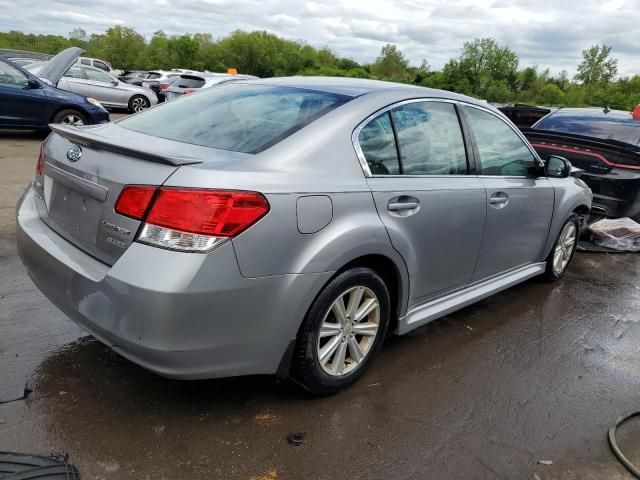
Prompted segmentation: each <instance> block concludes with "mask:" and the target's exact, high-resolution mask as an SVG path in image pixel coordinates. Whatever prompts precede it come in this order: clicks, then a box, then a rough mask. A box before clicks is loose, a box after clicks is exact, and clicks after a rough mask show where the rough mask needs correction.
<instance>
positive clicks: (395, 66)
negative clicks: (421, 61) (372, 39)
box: [371, 44, 411, 83]
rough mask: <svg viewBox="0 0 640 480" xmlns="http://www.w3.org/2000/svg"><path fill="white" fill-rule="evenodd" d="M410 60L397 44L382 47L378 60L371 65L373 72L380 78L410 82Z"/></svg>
mask: <svg viewBox="0 0 640 480" xmlns="http://www.w3.org/2000/svg"><path fill="white" fill-rule="evenodd" d="M408 69H409V60H407V57H405V56H404V54H403V53H402V52H401V51H400V50H398V47H396V46H395V45H391V44H387V45H385V46H384V47H382V50H381V51H380V55H379V56H378V58H377V59H376V62H375V63H374V64H373V65H371V73H372V74H373V75H374V76H375V77H376V78H378V79H380V80H388V81H390V82H402V83H409V81H410V80H411V74H410V73H409V71H408Z"/></svg>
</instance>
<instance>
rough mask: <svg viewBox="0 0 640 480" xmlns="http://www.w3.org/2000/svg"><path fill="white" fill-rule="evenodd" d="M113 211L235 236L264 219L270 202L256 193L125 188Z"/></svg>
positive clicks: (213, 234) (191, 229)
mask: <svg viewBox="0 0 640 480" xmlns="http://www.w3.org/2000/svg"><path fill="white" fill-rule="evenodd" d="M156 191H157V192H158V193H157V195H155V196H154V194H155V192H156ZM115 211H116V212H117V213H119V214H121V215H125V216H127V217H132V218H135V219H137V220H144V222H145V223H147V224H149V225H155V226H158V227H164V228H168V229H171V230H176V231H179V232H187V233H195V234H198V235H207V236H211V237H234V236H236V235H238V234H239V233H240V232H243V231H244V230H246V229H247V228H249V227H250V226H251V225H253V224H254V223H255V222H257V221H258V220H260V219H261V218H262V217H264V216H265V215H266V214H267V213H268V212H269V203H268V202H267V199H266V198H264V196H263V195H262V194H260V193H257V192H243V191H235V190H204V189H197V188H178V187H160V188H159V189H158V187H154V186H149V185H128V186H126V187H125V188H124V189H123V190H122V193H121V194H120V197H119V198H118V201H117V202H116V206H115Z"/></svg>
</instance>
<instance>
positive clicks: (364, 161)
mask: <svg viewBox="0 0 640 480" xmlns="http://www.w3.org/2000/svg"><path fill="white" fill-rule="evenodd" d="M424 102H440V103H451V104H454V105H455V104H460V103H461V102H459V101H458V100H452V99H450V98H434V97H425V98H410V99H408V100H400V101H399V102H396V103H392V104H391V105H387V106H386V107H383V108H381V109H380V110H376V111H375V112H374V113H372V114H371V115H369V116H368V117H367V118H365V119H364V120H362V121H361V122H360V123H359V124H358V126H357V127H356V128H355V129H354V130H353V133H352V134H351V143H352V144H353V148H354V149H355V151H356V156H357V157H358V161H359V162H360V166H361V167H362V171H363V172H364V176H365V177H367V178H411V177H413V178H424V177H430V178H445V177H446V178H450V177H465V178H468V177H469V176H470V175H468V174H467V175H374V174H372V173H371V169H370V168H369V164H368V163H367V159H366V158H365V156H364V152H363V151H362V148H361V147H360V141H359V140H358V137H359V136H360V132H361V131H362V129H363V128H364V127H366V126H367V125H368V124H369V122H370V121H371V120H373V119H375V118H376V117H379V116H380V115H382V114H384V113H387V112H388V111H389V110H393V109H394V108H397V107H401V106H402V105H407V104H410V103H424ZM460 134H462V125H461V126H460ZM398 160H399V159H398Z"/></svg>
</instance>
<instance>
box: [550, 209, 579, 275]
mask: <svg viewBox="0 0 640 480" xmlns="http://www.w3.org/2000/svg"><path fill="white" fill-rule="evenodd" d="M577 233H578V230H577V229H576V226H575V224H574V223H573V222H569V223H567V224H566V225H565V226H564V228H563V229H562V232H560V236H559V237H558V243H557V244H556V249H555V252H554V254H553V272H554V273H555V274H556V275H561V274H562V273H563V272H564V271H565V269H566V268H567V265H569V260H571V255H572V254H573V249H574V248H575V244H576V240H577V237H578V235H577Z"/></svg>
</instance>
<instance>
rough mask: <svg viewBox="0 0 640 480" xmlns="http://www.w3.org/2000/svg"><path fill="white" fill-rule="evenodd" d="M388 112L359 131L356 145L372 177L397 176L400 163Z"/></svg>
mask: <svg viewBox="0 0 640 480" xmlns="http://www.w3.org/2000/svg"><path fill="white" fill-rule="evenodd" d="M389 115H390V114H389V112H387V113H384V114H382V115H380V116H379V117H377V118H374V119H373V120H371V121H370V122H369V123H367V125H366V126H365V127H364V128H363V129H362V130H360V133H359V135H358V143H359V144H360V148H361V150H362V153H363V154H364V157H365V159H366V160H367V164H368V165H369V170H371V173H372V174H373V175H398V174H399V173H400V162H398V153H397V150H396V140H395V137H394V135H393V126H392V125H391V117H390V116H389Z"/></svg>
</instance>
